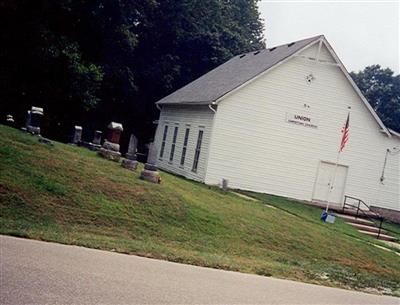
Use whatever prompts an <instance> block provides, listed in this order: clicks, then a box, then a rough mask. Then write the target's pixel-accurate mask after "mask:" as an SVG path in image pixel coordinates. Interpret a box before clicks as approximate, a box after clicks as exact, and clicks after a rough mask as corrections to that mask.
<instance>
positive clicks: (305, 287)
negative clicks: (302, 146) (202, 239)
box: [0, 236, 400, 305]
mask: <svg viewBox="0 0 400 305" xmlns="http://www.w3.org/2000/svg"><path fill="white" fill-rule="evenodd" d="M0 250H1V252H0V256H1V257H0V259H1V263H0V271H1V274H0V275H1V277H0V279H1V291H0V292H1V297H0V302H1V304H7V305H13V304H96V305H99V304H308V305H310V304H362V305H367V304H379V305H384V304H396V305H399V304H400V299H399V298H392V297H387V296H377V295H371V294H365V293H360V292H353V291H347V290H342V289H336V288H328V287H322V286H316V285H310V284H304V283H298V282H293V281H287V280H279V279H274V278H267V277H262V276H257V275H251V274H243V273H238V272H229V271H221V270H216V269H209V268H202V267H195V266H189V265H183V264H176V263H171V262H165V261H159V260H154V259H148V258H142V257H137V256H133V255H124V254H118V253H113V252H107V251H100V250H93V249H87V248H83V247H76V246H66V245H60V244H55V243H47V242H40V241H34V240H26V239H19V238H13V237H6V236H0Z"/></svg>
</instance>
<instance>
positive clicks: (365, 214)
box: [340, 209, 377, 218]
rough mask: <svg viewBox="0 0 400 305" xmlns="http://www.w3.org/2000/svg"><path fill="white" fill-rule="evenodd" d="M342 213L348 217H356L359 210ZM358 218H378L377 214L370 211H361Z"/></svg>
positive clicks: (347, 210)
mask: <svg viewBox="0 0 400 305" xmlns="http://www.w3.org/2000/svg"><path fill="white" fill-rule="evenodd" d="M340 213H342V214H346V215H351V216H356V215H357V210H356V209H344V210H342V211H341V212H340ZM358 216H359V217H364V216H369V217H371V218H377V214H375V213H374V212H371V211H368V210H363V211H359V212H358Z"/></svg>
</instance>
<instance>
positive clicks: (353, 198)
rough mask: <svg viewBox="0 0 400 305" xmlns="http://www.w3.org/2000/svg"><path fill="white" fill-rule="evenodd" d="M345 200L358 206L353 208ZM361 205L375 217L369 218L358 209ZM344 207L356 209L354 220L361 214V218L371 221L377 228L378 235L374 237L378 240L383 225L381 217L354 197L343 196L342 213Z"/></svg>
mask: <svg viewBox="0 0 400 305" xmlns="http://www.w3.org/2000/svg"><path fill="white" fill-rule="evenodd" d="M347 199H352V200H355V201H357V202H358V205H357V206H355V205H352V204H349V203H347ZM361 203H362V204H363V205H364V206H365V207H367V209H368V210H367V211H368V212H370V213H372V214H374V216H375V217H374V218H373V217H371V216H370V215H368V214H367V213H366V212H365V211H364V210H363V209H360V204H361ZM346 207H349V208H353V209H357V212H356V218H358V216H359V214H360V212H361V213H362V214H363V218H367V219H368V220H370V221H372V222H373V223H374V224H375V226H376V227H378V228H379V230H378V235H377V236H376V238H377V239H379V236H380V235H381V231H382V223H383V220H384V218H383V217H382V216H381V215H379V214H378V213H376V212H374V211H371V208H370V207H369V206H368V205H367V204H366V203H365V202H364V201H362V200H361V199H359V198H355V197H352V196H344V202H343V212H344V210H345V208H346ZM375 219H378V221H379V225H378V224H377V223H376V222H375ZM387 231H390V230H387Z"/></svg>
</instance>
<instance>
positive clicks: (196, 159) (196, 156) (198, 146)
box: [192, 130, 203, 173]
mask: <svg viewBox="0 0 400 305" xmlns="http://www.w3.org/2000/svg"><path fill="white" fill-rule="evenodd" d="M202 140H203V130H199V135H198V137H197V144H196V150H195V152H194V160H193V167H192V172H195V173H196V172H197V166H198V165H199V157H200V149H201V141H202Z"/></svg>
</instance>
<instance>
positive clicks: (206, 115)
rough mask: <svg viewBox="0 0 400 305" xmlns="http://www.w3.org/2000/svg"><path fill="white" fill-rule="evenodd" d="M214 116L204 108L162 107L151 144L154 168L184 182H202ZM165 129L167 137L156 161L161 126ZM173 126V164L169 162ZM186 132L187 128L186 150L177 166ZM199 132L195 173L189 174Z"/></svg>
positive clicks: (159, 144) (162, 131) (160, 138)
mask: <svg viewBox="0 0 400 305" xmlns="http://www.w3.org/2000/svg"><path fill="white" fill-rule="evenodd" d="M213 115H214V112H212V111H211V110H210V109H209V108H208V107H207V106H191V107H188V106H162V110H161V113H160V119H159V125H158V128H157V133H156V138H155V142H156V145H157V150H158V158H157V165H158V167H159V168H161V169H162V170H165V171H168V172H171V173H175V174H178V175H181V176H184V177H186V178H190V179H193V180H197V181H204V176H205V170H206V161H207V157H208V147H209V143H210V135H211V127H212V120H213ZM165 125H168V134H167V139H166V143H165V149H164V155H163V158H162V159H161V158H159V156H160V150H161V143H162V137H163V133H164V126H165ZM175 126H177V127H178V128H179V129H178V136H177V140H176V144H175V153H174V159H173V162H170V161H169V156H170V152H171V144H172V138H173V135H174V128H175ZM186 128H190V132H189V138H188V144H187V149H186V157H185V164H184V166H183V167H182V166H181V165H180V161H181V156H182V148H183V142H184V139H185V131H186ZM199 130H203V131H204V132H203V140H202V144H201V151H200V157H199V163H198V168H197V172H196V173H194V172H192V166H193V160H194V153H195V149H196V144H197V138H198V134H199Z"/></svg>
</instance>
